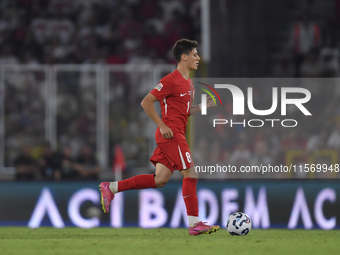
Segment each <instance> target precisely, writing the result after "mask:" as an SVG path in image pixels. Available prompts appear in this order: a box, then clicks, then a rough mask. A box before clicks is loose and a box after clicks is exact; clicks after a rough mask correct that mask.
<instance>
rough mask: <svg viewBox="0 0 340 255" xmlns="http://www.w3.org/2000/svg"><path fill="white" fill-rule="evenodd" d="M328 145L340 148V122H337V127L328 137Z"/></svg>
mask: <svg viewBox="0 0 340 255" xmlns="http://www.w3.org/2000/svg"><path fill="white" fill-rule="evenodd" d="M327 145H328V146H329V147H331V148H332V149H335V150H340V122H338V123H336V125H335V128H334V130H333V132H332V133H331V135H330V136H329V138H328V141H327Z"/></svg>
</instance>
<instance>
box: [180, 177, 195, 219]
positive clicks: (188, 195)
mask: <svg viewBox="0 0 340 255" xmlns="http://www.w3.org/2000/svg"><path fill="white" fill-rule="evenodd" d="M196 185H197V179H196V178H190V177H187V178H184V179H183V184H182V194H183V199H184V203H185V206H186V208H187V215H188V216H195V217H198V201H197V195H196Z"/></svg>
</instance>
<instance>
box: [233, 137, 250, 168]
mask: <svg viewBox="0 0 340 255" xmlns="http://www.w3.org/2000/svg"><path fill="white" fill-rule="evenodd" d="M250 159H251V152H250V151H249V150H248V149H247V147H246V144H245V143H244V142H240V143H239V144H238V145H237V147H236V149H235V150H234V151H233V152H232V153H231V156H230V164H232V165H235V166H237V167H239V166H241V165H244V166H246V165H249V162H250Z"/></svg>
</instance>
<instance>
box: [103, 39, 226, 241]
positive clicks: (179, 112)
mask: <svg viewBox="0 0 340 255" xmlns="http://www.w3.org/2000/svg"><path fill="white" fill-rule="evenodd" d="M197 45H198V43H197V42H196V41H191V40H187V39H181V40H179V41H177V42H176V43H175V45H174V47H173V49H172V53H173V55H174V57H175V59H176V61H177V69H176V70H175V71H173V72H172V73H170V74H168V75H166V76H165V77H163V78H162V79H161V81H160V82H159V83H158V84H157V85H156V87H155V88H154V89H153V90H152V91H151V92H150V93H149V94H148V95H147V96H146V97H145V98H144V99H143V101H142V103H141V105H142V107H143V109H144V111H145V112H146V113H147V115H148V116H149V117H150V118H151V119H152V120H153V121H154V122H155V123H156V124H157V126H158V128H157V130H156V133H155V138H156V143H157V145H158V146H157V148H156V149H155V151H154V152H153V155H152V156H151V158H150V161H151V162H152V163H153V164H154V165H155V166H156V172H155V174H143V175H136V176H134V177H131V178H129V179H125V180H122V181H118V182H102V183H101V184H100V185H99V187H100V190H101V203H102V205H103V210H104V212H105V213H107V212H109V206H110V203H111V201H112V199H113V198H114V196H115V194H116V193H118V192H122V191H125V190H131V189H147V188H161V187H164V186H165V184H166V183H167V182H168V181H169V179H170V177H171V175H172V173H173V172H174V170H179V171H180V173H181V174H182V176H183V183H182V193H183V199H184V202H185V206H186V209H187V215H188V219H189V234H190V235H200V234H210V233H212V232H216V231H217V230H219V229H220V227H219V226H209V225H207V224H206V223H204V222H202V221H200V220H199V218H198V201H197V196H196V185H197V178H198V173H197V172H196V171H195V167H194V162H193V160H192V158H191V153H190V150H189V146H188V144H187V141H186V138H185V130H186V126H187V121H188V117H189V115H193V114H195V113H197V112H199V111H200V105H192V102H193V99H194V96H195V89H194V86H193V84H192V81H191V79H190V78H189V73H190V71H191V70H197V67H198V63H199V60H200V57H199V56H198V54H197V49H196V48H197ZM157 100H158V101H159V102H160V105H161V109H162V119H161V118H159V116H158V114H157V112H156V110H155V108H154V105H153V104H154V102H156V101H157ZM214 105H215V104H214V102H213V99H212V98H210V97H209V98H208V99H207V108H210V107H212V106H214Z"/></svg>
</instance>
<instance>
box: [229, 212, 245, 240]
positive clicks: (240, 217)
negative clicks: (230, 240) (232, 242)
mask: <svg viewBox="0 0 340 255" xmlns="http://www.w3.org/2000/svg"><path fill="white" fill-rule="evenodd" d="M227 230H228V232H229V234H231V235H232V236H245V235H247V234H248V233H249V232H250V230H251V220H250V218H249V216H248V215H247V214H245V213H243V212H236V213H233V214H231V215H230V216H229V218H228V222H227Z"/></svg>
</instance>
